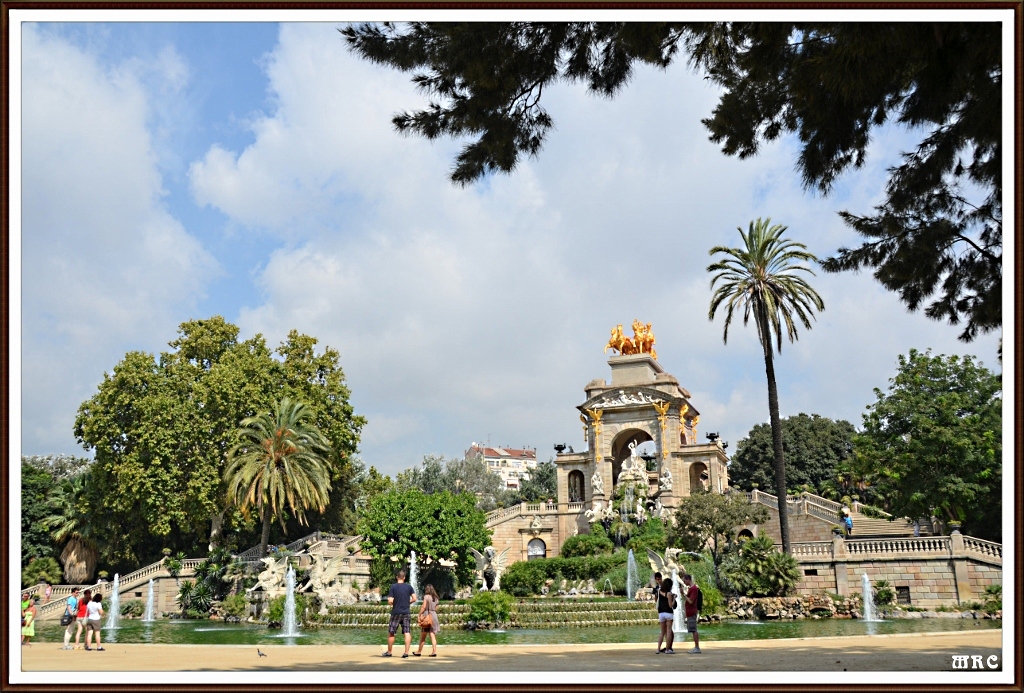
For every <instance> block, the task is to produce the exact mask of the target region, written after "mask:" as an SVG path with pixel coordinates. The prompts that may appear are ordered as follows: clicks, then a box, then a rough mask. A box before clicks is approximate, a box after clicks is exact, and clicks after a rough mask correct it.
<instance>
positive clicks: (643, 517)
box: [636, 500, 647, 525]
mask: <svg viewBox="0 0 1024 693" xmlns="http://www.w3.org/2000/svg"><path fill="white" fill-rule="evenodd" d="M645 522H647V508H645V507H644V502H643V500H637V502H636V523H637V524H638V525H642V524H643V523H645Z"/></svg>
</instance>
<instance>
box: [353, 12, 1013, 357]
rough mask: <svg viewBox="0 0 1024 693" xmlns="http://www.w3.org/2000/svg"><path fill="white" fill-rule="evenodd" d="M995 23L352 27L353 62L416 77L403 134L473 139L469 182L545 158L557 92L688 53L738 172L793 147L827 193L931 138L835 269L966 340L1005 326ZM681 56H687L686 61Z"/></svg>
mask: <svg viewBox="0 0 1024 693" xmlns="http://www.w3.org/2000/svg"><path fill="white" fill-rule="evenodd" d="M1000 31H1001V26H1000V24H999V23H996V22H991V23H982V22H977V23H952V22H941V23H940V22H927V23H925V22H870V23H868V22H865V23H853V22H844V23H834V22H832V23H811V22H715V23H670V22H659V23H635V22H570V23H554V22H549V23H542V22H509V23H491V22H413V23H410V24H406V25H403V26H401V27H399V26H396V25H394V24H390V23H385V24H362V25H357V26H352V27H348V28H346V29H343V30H342V33H343V35H344V38H345V40H346V41H347V42H348V44H349V46H350V47H351V48H352V50H353V51H354V52H356V53H357V54H358V55H360V56H362V57H364V58H366V59H368V60H370V61H372V62H375V63H379V64H382V65H386V66H389V67H392V68H395V69H398V70H401V71H403V72H411V73H413V81H414V82H415V83H416V85H417V87H419V89H420V90H421V91H423V92H425V93H426V94H427V95H428V96H429V97H430V99H431V100H430V102H429V104H428V105H427V107H426V108H424V109H422V110H418V111H414V112H411V113H410V112H406V113H400V114H398V115H396V116H395V117H394V119H393V121H392V122H393V123H394V125H395V127H396V128H397V129H398V131H399V132H403V133H410V134H417V135H421V136H423V137H426V138H428V139H435V138H438V137H443V136H451V137H469V138H471V140H472V141H471V142H470V143H468V144H467V145H465V146H464V147H463V149H462V151H461V153H460V154H459V155H458V157H457V158H456V161H455V166H454V168H453V170H452V174H451V178H452V180H453V181H455V182H456V183H459V184H463V185H465V184H467V183H470V182H472V181H474V180H477V179H479V178H481V177H482V176H484V175H486V174H488V173H492V172H497V171H502V172H506V173H507V172H510V171H512V170H514V169H515V167H516V165H517V164H518V163H519V160H520V158H521V157H522V156H523V155H528V156H536V155H537V154H538V153H539V152H540V149H541V147H542V145H543V142H544V138H545V137H546V135H547V133H548V131H550V129H551V128H552V127H554V120H553V119H552V117H551V116H550V115H549V114H548V113H547V111H546V110H545V109H544V108H543V106H542V104H541V97H542V95H543V92H544V90H545V89H547V88H550V87H551V86H552V85H554V84H556V83H558V82H569V83H579V82H582V83H584V84H586V85H587V86H588V87H589V89H590V91H591V92H592V93H594V94H597V95H600V96H605V97H610V96H614V95H615V94H616V93H617V92H618V91H619V90H620V89H621V88H622V87H623V86H624V85H625V84H627V83H628V82H629V80H630V78H631V77H632V76H633V74H634V73H633V67H634V65H635V64H637V63H642V64H646V65H653V66H655V67H658V68H662V69H664V68H667V67H668V66H669V65H670V64H672V63H673V62H675V61H676V60H677V59H678V58H680V55H681V54H682V55H685V56H686V57H687V58H688V60H689V63H690V65H691V66H692V67H695V68H697V69H699V70H702V71H703V72H704V74H705V75H706V77H707V79H709V80H710V81H712V82H713V83H714V84H715V85H716V86H718V87H719V89H720V94H721V96H720V97H719V103H718V106H717V107H716V108H715V109H714V112H713V113H712V115H711V117H709V118H706V119H704V120H703V121H702V122H703V123H704V125H705V127H706V128H707V130H708V132H709V135H710V138H711V139H712V140H713V141H714V142H717V143H721V144H722V149H723V151H724V152H725V153H726V154H729V155H736V156H739V157H741V158H746V157H750V156H753V155H755V154H757V152H758V150H759V149H760V146H761V144H762V143H763V142H766V141H772V140H775V139H778V138H779V137H780V136H782V135H784V134H789V133H793V134H795V135H796V136H797V139H798V140H799V142H800V148H799V154H798V156H797V162H796V165H797V169H798V170H799V172H800V174H801V176H802V177H803V181H804V184H805V185H806V186H807V187H808V188H816V189H817V190H819V191H821V192H825V193H827V192H828V191H829V190H830V189H831V188H832V186H833V184H834V182H835V181H836V179H837V178H838V177H839V176H840V175H841V174H842V173H843V172H844V171H846V170H847V169H849V168H851V167H853V168H859V167H861V166H862V165H863V164H864V162H865V160H866V156H867V148H868V144H869V142H870V140H871V133H872V130H874V129H876V128H878V127H881V126H882V125H884V124H885V123H886V122H887V121H894V122H897V123H899V124H900V125H902V126H905V127H910V128H916V129H917V130H918V131H920V132H921V133H922V135H921V137H922V139H921V141H920V143H919V144H918V145H917V147H916V148H915V149H913V150H912V151H910V152H908V153H906V154H904V155H903V161H902V163H901V164H900V165H899V166H896V167H894V168H892V169H890V171H889V180H888V183H887V185H886V189H885V192H884V198H883V200H882V202H881V203H880V204H879V205H878V207H877V208H876V209H875V213H874V214H873V215H869V216H857V215H855V214H852V213H848V212H841V217H842V218H843V220H844V221H845V222H846V223H847V224H849V225H850V226H851V227H852V228H853V229H854V230H856V231H857V232H858V233H859V234H861V235H862V236H863V237H864V238H865V239H866V242H865V243H864V244H863V245H861V246H860V247H858V248H854V249H852V250H847V249H840V250H839V252H838V255H837V256H836V257H835V258H832V259H830V260H828V261H827V262H826V263H825V267H826V269H827V270H829V271H839V270H852V269H857V268H862V267H870V268H872V269H874V275H875V278H876V279H877V280H878V281H880V282H881V283H882V285H883V286H885V287H886V288H887V289H889V290H891V291H896V292H898V293H899V294H900V297H901V299H902V300H903V301H904V303H906V304H907V306H908V307H910V308H911V309H916V308H918V307H919V306H920V305H922V303H924V302H925V301H926V300H929V299H930V298H931V297H932V296H934V295H936V294H938V296H937V298H936V300H934V301H933V302H932V303H931V304H930V305H929V306H928V307H927V309H926V310H925V314H926V315H928V316H929V317H931V318H935V319H943V318H947V319H948V320H949V321H950V323H952V324H956V323H958V322H960V321H961V320H966V326H965V329H964V331H963V333H962V334H961V339H965V340H971V339H973V338H974V337H975V336H976V334H977V333H978V332H986V331H989V330H993V329H997V328H999V327H1000V325H1001V324H1002V318H1001V315H1002V304H1001V284H1002V206H1001V194H1002V179H1001V170H1002V153H1001V137H1002V134H1001V133H1002V91H1001V90H1002V72H1003V70H1002V67H1003V66H1002V39H1001V35H1000ZM680 48H682V51H681V50H680Z"/></svg>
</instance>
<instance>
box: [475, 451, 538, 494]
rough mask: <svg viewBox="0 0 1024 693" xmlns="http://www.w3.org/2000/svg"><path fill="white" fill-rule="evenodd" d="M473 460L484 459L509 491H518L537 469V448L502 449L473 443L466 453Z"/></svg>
mask: <svg viewBox="0 0 1024 693" xmlns="http://www.w3.org/2000/svg"><path fill="white" fill-rule="evenodd" d="M472 458H476V459H482V460H483V461H484V462H485V463H486V464H487V468H488V469H489V470H491V471H492V472H494V473H495V474H497V475H498V476H500V477H501V478H502V481H504V482H505V487H506V488H509V489H518V488H519V484H520V482H522V481H525V480H527V479H529V478H530V471H531V470H532V469H535V468H536V467H537V449H536V448H522V449H517V448H501V447H491V446H489V445H485V444H483V443H473V444H472V445H471V446H470V448H469V450H467V451H466V459H472Z"/></svg>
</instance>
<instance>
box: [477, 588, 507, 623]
mask: <svg viewBox="0 0 1024 693" xmlns="http://www.w3.org/2000/svg"><path fill="white" fill-rule="evenodd" d="M469 607H470V611H469V620H470V621H486V622H488V623H507V622H508V620H509V618H510V617H511V616H512V611H513V609H514V608H515V599H513V597H512V595H511V594H506V593H505V592H488V591H486V590H482V591H480V592H477V593H476V594H474V595H473V598H472V599H470V600H469Z"/></svg>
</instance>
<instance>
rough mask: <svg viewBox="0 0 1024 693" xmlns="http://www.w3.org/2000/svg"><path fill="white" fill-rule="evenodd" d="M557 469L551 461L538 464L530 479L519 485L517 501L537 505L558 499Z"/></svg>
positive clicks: (531, 471) (531, 472)
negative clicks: (551, 499) (550, 499)
mask: <svg viewBox="0 0 1024 693" xmlns="http://www.w3.org/2000/svg"><path fill="white" fill-rule="evenodd" d="M557 475H558V467H557V465H555V463H554V462H553V461H552V460H548V461H547V462H538V463H537V466H536V467H535V468H534V469H532V470H530V478H529V479H526V480H525V481H523V482H522V483H521V484H520V485H519V500H522V501H525V502H527V503H539V502H541V501H546V500H547V499H548V498H557V497H558V476H557Z"/></svg>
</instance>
